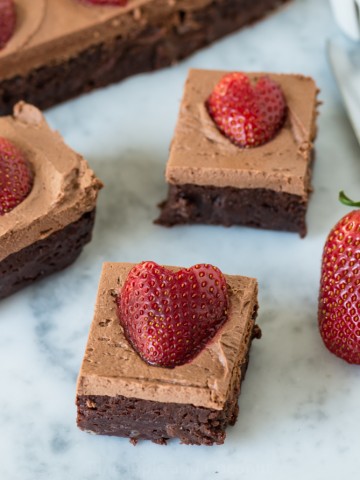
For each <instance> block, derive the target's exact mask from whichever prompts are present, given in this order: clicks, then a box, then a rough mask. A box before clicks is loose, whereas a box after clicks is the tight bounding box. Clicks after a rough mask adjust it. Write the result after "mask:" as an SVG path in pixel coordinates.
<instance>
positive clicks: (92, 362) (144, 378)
mask: <svg viewBox="0 0 360 480" xmlns="http://www.w3.org/2000/svg"><path fill="white" fill-rule="evenodd" d="M132 266H133V265H132V264H120V263H107V264H104V267H103V271H102V275H101V279H100V284H99V291H98V298H97V302H96V308H95V313H94V319H93V322H92V325H91V329H90V333H89V338H88V343H87V347H86V352H85V355H84V359H83V362H82V366H81V369H80V373H79V377H78V383H77V392H76V405H77V425H78V427H79V428H80V429H82V430H84V431H87V432H92V433H95V434H100V435H114V436H119V437H127V438H129V439H130V441H131V442H132V443H137V442H138V441H139V440H151V441H153V442H155V443H158V444H165V443H166V442H167V441H168V440H170V439H173V438H176V439H178V440H179V441H180V442H181V443H184V444H190V445H219V444H222V443H224V440H225V437H226V428H227V426H228V425H234V424H235V422H236V419H237V416H238V412H239V407H238V397H239V394H240V389H241V384H242V381H243V380H244V378H245V373H246V369H247V366H248V361H249V352H250V346H251V342H252V340H253V338H255V337H257V338H259V337H260V334H259V328H258V327H257V325H255V320H256V316H257V309H258V304H257V282H256V281H255V280H254V279H249V278H246V277H239V276H227V275H226V276H225V277H226V281H227V283H228V285H229V290H230V291H231V292H232V293H231V294H230V307H229V318H228V320H227V322H226V323H225V325H224V326H223V327H222V328H221V330H220V331H219V332H218V334H217V336H216V337H215V338H214V340H213V341H211V342H210V343H209V345H207V346H206V347H205V349H204V350H203V351H202V352H200V353H199V354H198V356H196V357H195V358H194V359H193V360H192V361H191V362H189V363H188V364H185V365H182V366H178V367H175V368H173V369H168V368H161V367H154V366H150V365H148V364H146V363H145V362H144V361H143V360H142V359H141V358H140V357H139V356H138V355H137V354H136V353H135V351H134V350H133V349H132V347H131V346H130V344H129V343H128V341H127V339H126V337H125V336H124V332H123V331H122V329H121V328H120V326H119V322H118V319H117V316H116V308H115V305H114V298H113V288H112V286H113V285H118V286H119V287H121V285H122V284H123V282H124V281H125V278H126V276H127V273H128V272H129V270H130V268H131V267H132ZM170 268H175V267H170ZM117 282H118V283H117ZM116 288H118V287H116ZM239 312H241V313H239ZM220 344H221V345H223V346H222V347H220ZM229 344H230V345H231V346H229V348H227V346H226V345H229ZM218 348H220V349H221V351H222V355H221V357H222V358H221V359H220V357H218V354H217V353H216V352H219V351H220V350H218ZM223 355H225V357H226V358H224V357H223ZM224 362H225V364H226V367H227V368H226V369H225V370H224ZM204 365H206V371H205V370H204Z"/></svg>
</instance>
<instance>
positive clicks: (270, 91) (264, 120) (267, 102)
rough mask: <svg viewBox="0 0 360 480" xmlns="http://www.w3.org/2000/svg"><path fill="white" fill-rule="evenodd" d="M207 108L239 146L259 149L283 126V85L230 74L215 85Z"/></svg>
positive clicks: (267, 78)
mask: <svg viewBox="0 0 360 480" xmlns="http://www.w3.org/2000/svg"><path fill="white" fill-rule="evenodd" d="M206 105H207V109H208V112H209V114H210V116H211V117H212V119H213V120H214V122H215V124H216V126H217V127H218V129H219V130H220V132H222V133H223V134H224V135H225V136H226V137H227V138H228V139H229V140H231V142H233V143H235V145H238V146H239V147H258V146H260V145H262V144H264V143H266V142H268V141H269V140H271V139H272V138H273V137H274V136H275V135H276V133H277V132H278V130H279V129H280V128H281V127H282V125H283V123H284V120H285V114H286V102H285V98H284V95H283V92H282V90H281V87H280V85H278V84H277V83H276V82H274V81H273V80H271V79H270V78H269V77H266V76H262V77H259V78H258V80H257V81H256V82H254V83H252V82H251V80H250V78H249V77H248V76H247V75H246V74H244V73H229V74H227V75H225V76H224V77H223V78H222V79H221V80H220V82H219V83H218V84H217V85H216V86H215V88H214V90H213V92H212V93H211V94H210V96H209V98H208V100H207V103H206Z"/></svg>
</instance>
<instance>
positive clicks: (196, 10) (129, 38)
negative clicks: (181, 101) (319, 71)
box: [0, 0, 288, 114]
mask: <svg viewBox="0 0 360 480" xmlns="http://www.w3.org/2000/svg"><path fill="white" fill-rule="evenodd" d="M286 1H288V0H259V1H256V2H254V1H252V0H215V1H210V0H209V1H204V0H201V1H199V0H192V1H173V2H170V1H165V0H147V1H144V0H130V1H129V3H128V6H126V7H109V6H107V7H98V6H89V5H83V4H81V3H80V2H78V1H77V0H64V1H62V2H59V1H58V0H48V1H47V2H46V4H47V5H45V2H44V0H35V2H28V1H27V0H18V2H17V3H18V17H19V21H18V25H19V27H18V29H17V30H16V32H15V34H14V36H13V38H12V39H11V40H10V41H9V43H8V45H7V46H6V47H5V48H4V49H3V50H0V114H5V113H10V112H11V109H12V106H13V105H14V104H15V103H16V102H17V101H19V100H26V101H27V102H30V103H34V104H35V105H37V106H38V107H40V108H47V107H50V106H52V105H54V104H55V103H58V102H61V101H64V100H66V99H69V98H72V97H74V96H76V95H79V94H81V93H84V92H87V91H90V90H92V89H94V88H97V87H101V86H104V85H108V84H109V83H112V82H116V81H119V80H121V79H123V78H125V77H127V76H129V75H134V74H136V73H141V72H148V71H151V70H155V69H158V68H161V67H165V66H168V65H171V64H173V63H174V62H177V61H179V60H181V59H183V58H185V57H186V56H188V55H190V54H191V53H193V52H194V51H195V50H197V49H199V48H201V47H204V46H206V45H208V44H209V43H211V42H213V41H214V40H216V39H218V38H220V37H222V36H224V35H226V34H228V33H230V32H232V31H234V30H236V29H238V28H240V27H242V26H244V25H247V24H250V23H252V22H254V21H256V20H258V19H260V18H261V17H263V16H264V15H266V14H267V13H269V12H270V11H271V10H272V9H274V8H276V7H278V6H279V5H281V4H283V3H285V2H286ZM34 3H35V5H33V4H34ZM59 18H62V19H63V21H62V22H59Z"/></svg>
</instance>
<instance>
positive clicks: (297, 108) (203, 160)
mask: <svg viewBox="0 0 360 480" xmlns="http://www.w3.org/2000/svg"><path fill="white" fill-rule="evenodd" d="M225 73H226V72H221V71H213V70H191V71H190V73H189V76H188V79H187V82H186V85H185V91H184V96H183V100H182V103H181V107H180V114H179V119H178V123H177V127H176V131H175V135H174V138H173V141H172V144H171V149H170V157H169V161H168V164H167V168H166V179H167V181H168V182H169V183H173V184H187V183H190V184H196V185H203V186H206V185H212V186H215V187H235V188H266V189H271V190H274V191H280V192H286V193H290V194H295V195H300V196H301V197H304V198H306V197H307V196H308V194H309V190H310V165H311V161H312V149H313V141H314V139H315V136H316V125H315V121H316V115H317V105H318V103H317V100H316V96H317V93H318V89H317V87H316V85H315V82H314V80H313V79H312V78H310V77H305V76H303V75H290V74H264V73H250V74H248V75H249V76H250V77H251V78H254V79H255V78H257V77H259V76H260V75H268V76H269V77H270V78H272V79H273V80H274V81H276V82H277V83H278V84H280V86H281V88H282V90H283V92H284V95H285V98H286V102H287V110H288V112H287V120H286V122H285V125H284V126H283V127H282V129H281V130H280V131H279V132H278V134H277V135H276V136H275V137H274V138H273V139H272V140H271V141H269V142H267V143H265V144H264V145H261V146H259V147H256V148H249V149H247V148H240V147H237V146H236V145H234V144H233V143H231V142H230V140H228V139H227V138H226V137H225V136H224V135H222V134H221V133H220V131H219V130H218V129H217V127H216V125H215V123H214V122H213V120H212V119H211V117H210V116H209V114H208V112H207V109H206V106H205V102H206V100H207V98H208V97H209V95H210V93H211V91H212V90H213V88H214V86H215V85H216V84H217V83H218V82H219V80H220V79H221V77H222V76H223V75H224V74H225Z"/></svg>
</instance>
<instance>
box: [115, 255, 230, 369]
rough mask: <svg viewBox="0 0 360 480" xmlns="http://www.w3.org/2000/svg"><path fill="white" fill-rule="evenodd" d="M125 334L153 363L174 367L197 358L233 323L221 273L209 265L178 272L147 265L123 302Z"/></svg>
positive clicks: (139, 268)
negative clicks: (221, 330)
mask: <svg viewBox="0 0 360 480" xmlns="http://www.w3.org/2000/svg"><path fill="white" fill-rule="evenodd" d="M117 306H118V316H119V319H120V323H121V325H122V326H123V328H124V331H125V335H126V337H127V338H128V340H129V341H130V343H131V344H132V346H133V347H134V349H135V350H136V351H137V352H138V354H139V355H140V356H141V357H142V359H143V360H145V361H146V362H147V363H149V364H152V365H157V366H161V367H168V368H173V367H175V366H178V365H183V364H184V363H187V362H189V361H190V360H191V359H192V358H194V357H195V356H196V355H197V354H198V353H199V352H200V351H201V350H202V349H203V348H204V347H205V345H206V344H207V343H208V342H209V341H210V340H211V339H212V338H213V337H214V335H215V334H216V332H217V331H218V330H219V328H220V327H221V325H222V324H223V323H224V322H225V321H226V319H227V310H228V293H227V286H226V280H225V277H224V275H223V274H222V273H221V271H220V270H219V269H218V268H216V267H214V266H212V265H208V264H203V265H195V266H193V267H191V268H185V269H182V270H178V271H176V272H174V271H172V270H169V269H167V268H165V267H162V266H160V265H157V264H156V263H154V262H143V263H140V264H138V265H136V266H135V267H133V268H132V270H131V271H130V273H129V275H128V277H127V279H126V281H125V283H124V285H123V287H122V289H121V292H120V294H119V295H118V297H117Z"/></svg>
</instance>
